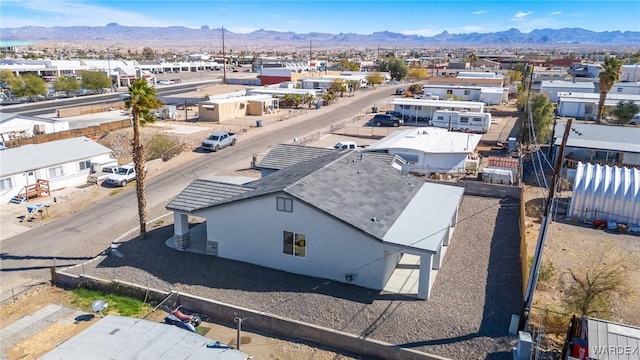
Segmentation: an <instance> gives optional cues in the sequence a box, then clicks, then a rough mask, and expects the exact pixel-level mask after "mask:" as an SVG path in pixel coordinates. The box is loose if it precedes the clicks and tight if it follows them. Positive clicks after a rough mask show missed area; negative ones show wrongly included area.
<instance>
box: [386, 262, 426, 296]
mask: <svg viewBox="0 0 640 360" xmlns="http://www.w3.org/2000/svg"><path fill="white" fill-rule="evenodd" d="M419 277H420V257H419V256H416V255H410V254H404V255H402V258H401V259H400V262H399V263H398V265H397V266H396V269H395V270H394V271H393V273H392V274H391V277H390V278H389V281H387V284H386V285H385V287H384V289H383V291H386V292H390V293H394V294H404V295H418V279H419ZM433 278H435V276H434V277H433Z"/></svg>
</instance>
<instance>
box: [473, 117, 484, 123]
mask: <svg viewBox="0 0 640 360" xmlns="http://www.w3.org/2000/svg"><path fill="white" fill-rule="evenodd" d="M472 120H473V122H481V121H482V118H479V117H474V118H473V119H472Z"/></svg>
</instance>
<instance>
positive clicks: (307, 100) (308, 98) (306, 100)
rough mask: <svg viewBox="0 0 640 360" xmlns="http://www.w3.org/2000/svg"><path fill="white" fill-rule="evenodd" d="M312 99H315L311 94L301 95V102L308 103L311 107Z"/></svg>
mask: <svg viewBox="0 0 640 360" xmlns="http://www.w3.org/2000/svg"><path fill="white" fill-rule="evenodd" d="M314 101H316V97H315V96H313V95H311V94H307V95H305V96H303V97H302V103H303V104H307V105H309V107H311V105H312V104H313V102H314Z"/></svg>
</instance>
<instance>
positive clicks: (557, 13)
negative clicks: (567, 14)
mask: <svg viewBox="0 0 640 360" xmlns="http://www.w3.org/2000/svg"><path fill="white" fill-rule="evenodd" d="M560 14H562V11H554V12H552V13H551V14H549V15H552V16H553V15H560Z"/></svg>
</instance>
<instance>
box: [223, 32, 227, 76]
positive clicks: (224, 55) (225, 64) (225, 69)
mask: <svg viewBox="0 0 640 360" xmlns="http://www.w3.org/2000/svg"><path fill="white" fill-rule="evenodd" d="M226 83H227V55H226V54H225V52H224V26H223V27H222V84H223V85H225V84H226Z"/></svg>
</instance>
